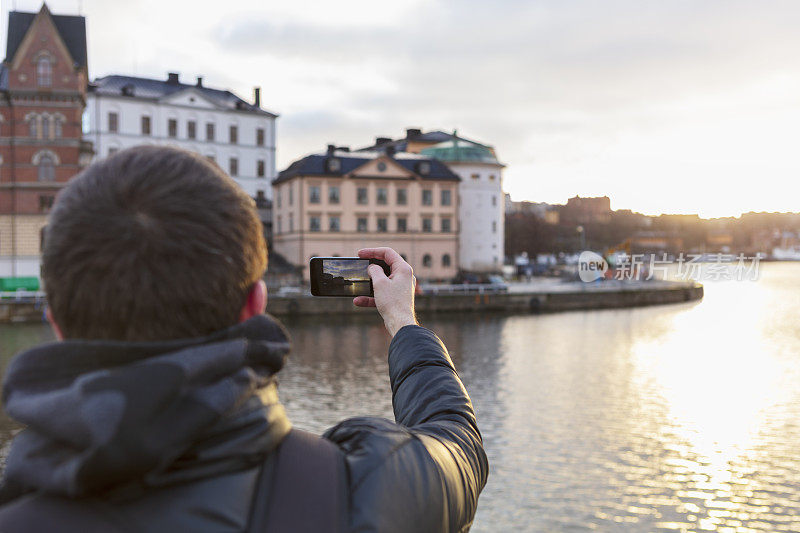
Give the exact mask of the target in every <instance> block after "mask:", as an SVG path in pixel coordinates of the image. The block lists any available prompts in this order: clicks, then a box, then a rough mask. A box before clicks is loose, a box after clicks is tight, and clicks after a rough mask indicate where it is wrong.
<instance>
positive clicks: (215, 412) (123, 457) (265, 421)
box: [0, 316, 488, 533]
mask: <svg viewBox="0 0 800 533" xmlns="http://www.w3.org/2000/svg"><path fill="white" fill-rule="evenodd" d="M287 353H288V340H287V336H286V334H285V332H284V330H283V328H282V327H281V326H279V325H278V324H277V322H275V321H273V320H272V319H271V318H269V317H267V316H259V317H255V318H253V319H251V320H249V321H247V322H244V323H242V324H239V325H237V326H235V327H233V328H230V329H229V330H225V331H222V332H220V333H217V334H215V335H212V336H210V337H207V338H203V339H193V340H187V341H170V342H162V343H121V342H105V341H65V342H59V343H52V344H48V345H44V346H41V347H37V348H34V349H32V350H29V351H28V352H25V353H22V354H20V355H18V356H17V357H16V358H15V359H14V361H12V363H11V364H10V365H9V368H8V370H7V373H6V379H5V383H4V386H3V401H4V404H5V407H6V410H7V412H8V413H9V415H11V416H12V417H13V418H15V419H16V420H18V421H20V422H22V423H23V424H25V425H26V426H27V428H26V429H25V430H24V431H23V432H21V433H20V434H19V435H18V436H17V437H16V438H15V440H14V442H13V444H12V447H11V452H10V454H9V458H8V463H7V468H6V472H5V475H4V480H3V486H2V489H0V501H3V502H5V503H4V505H3V506H2V507H0V531H2V532H6V531H35V530H42V529H43V528H47V529H50V530H54V531H55V530H58V531H81V532H85V531H91V530H97V531H165V532H170V533H175V532H178V531H181V532H182V531H201V532H202V531H245V530H246V529H247V527H248V517H249V516H250V509H251V505H252V502H253V501H254V500H255V499H256V498H269V495H268V494H256V493H255V492H256V491H255V488H254V487H255V486H256V479H257V476H258V472H259V471H260V466H261V465H262V464H264V462H265V460H268V459H269V458H270V456H271V454H273V453H274V451H275V450H276V448H277V447H278V445H279V444H280V442H281V441H282V440H283V438H284V437H285V436H286V434H287V433H288V432H289V430H290V428H291V425H290V423H289V421H288V419H287V417H286V414H285V412H284V410H283V407H282V406H281V404H280V403H279V401H278V397H277V388H276V382H275V374H276V373H277V372H278V370H280V368H281V366H282V364H283V361H284V358H285V356H286V354H287ZM389 373H390V378H391V386H392V395H393V396H392V403H393V406H394V413H395V420H396V422H391V421H389V420H384V419H378V418H366V417H364V418H352V419H349V420H346V421H344V422H341V423H340V424H338V425H337V426H335V427H334V428H332V429H330V430H328V431H327V432H326V433H325V435H324V437H325V438H327V439H329V440H331V441H332V442H334V443H335V444H337V445H338V447H339V448H340V449H341V450H342V452H344V456H345V467H346V473H347V476H346V486H347V490H346V492H347V499H348V505H347V507H348V508H347V509H346V510H345V513H346V515H347V521H348V523H349V526H350V527H349V529H350V530H352V531H381V532H393V531H414V532H424V531H465V530H467V529H469V526H470V525H471V523H472V519H473V516H474V513H475V508H476V505H477V499H478V494H479V493H480V491H481V489H482V488H483V486H484V485H485V483H486V477H487V474H488V464H487V460H486V455H485V453H484V450H483V447H482V442H481V436H480V433H479V432H478V428H477V425H476V421H475V415H474V411H473V408H472V404H471V402H470V399H469V396H468V395H467V392H466V390H465V389H464V387H463V385H462V383H461V381H460V380H459V378H458V375H457V374H456V371H455V369H454V367H453V364H452V361H451V360H450V357H449V356H448V354H447V350H446V349H445V347H444V345H443V344H442V343H441V341H440V340H439V339H438V338H437V337H436V335H434V334H433V333H432V332H430V331H428V330H426V329H424V328H421V327H419V326H406V327H404V328H403V329H401V330H400V331H399V332H398V333H397V335H396V336H395V338H394V339H393V340H392V343H391V345H390V347H389ZM276 490H279V487H278V488H277V489H276Z"/></svg>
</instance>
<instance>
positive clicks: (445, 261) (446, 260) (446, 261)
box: [442, 254, 450, 267]
mask: <svg viewBox="0 0 800 533" xmlns="http://www.w3.org/2000/svg"><path fill="white" fill-rule="evenodd" d="M442 266H443V267H449V266H450V254H444V255H443V256H442Z"/></svg>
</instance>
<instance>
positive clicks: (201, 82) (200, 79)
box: [197, 76, 203, 87]
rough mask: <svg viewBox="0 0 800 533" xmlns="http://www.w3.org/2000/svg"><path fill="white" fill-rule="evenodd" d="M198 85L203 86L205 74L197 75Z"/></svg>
mask: <svg viewBox="0 0 800 533" xmlns="http://www.w3.org/2000/svg"><path fill="white" fill-rule="evenodd" d="M197 86H198V87H202V86H203V76H197Z"/></svg>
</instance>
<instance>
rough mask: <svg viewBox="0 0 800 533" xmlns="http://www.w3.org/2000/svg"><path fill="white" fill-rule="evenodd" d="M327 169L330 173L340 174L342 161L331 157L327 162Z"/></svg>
mask: <svg viewBox="0 0 800 533" xmlns="http://www.w3.org/2000/svg"><path fill="white" fill-rule="evenodd" d="M325 168H326V169H327V170H328V172H339V171H340V170H341V169H342V160H341V159H339V158H336V157H329V158H328V159H327V160H326V161H325Z"/></svg>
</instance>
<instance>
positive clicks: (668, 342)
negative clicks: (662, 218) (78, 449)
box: [0, 263, 800, 532]
mask: <svg viewBox="0 0 800 533" xmlns="http://www.w3.org/2000/svg"><path fill="white" fill-rule="evenodd" d="M798 317H800V264H789V263H772V264H766V265H762V271H761V278H760V279H759V280H758V281H756V282H746V281H707V282H706V297H705V299H704V300H703V301H702V302H696V303H688V304H680V305H672V306H661V307H649V308H640V309H630V310H606V311H593V312H571V313H563V314H555V315H540V316H533V315H520V316H472V315H465V316H449V317H444V316H436V317H431V318H429V319H427V320H424V323H425V325H427V326H429V327H431V328H432V329H434V330H435V331H436V332H437V333H438V334H439V335H440V336H441V337H442V339H443V340H444V341H445V343H446V344H447V346H448V348H449V349H450V351H451V354H452V356H453V359H454V361H455V363H456V365H457V367H458V369H459V373H460V375H461V377H462V379H463V380H464V383H465V384H466V386H467V389H468V390H469V392H470V394H471V395H472V399H473V402H474V404H475V407H476V410H477V414H478V421H479V424H480V428H481V431H482V432H483V436H484V440H485V446H486V449H487V452H488V454H489V459H490V462H491V474H490V478H489V484H488V485H487V487H486V489H485V490H484V492H483V495H482V497H481V500H480V505H479V509H478V515H477V518H476V522H475V526H474V528H473V531H576V532H577V531H589V530H597V531H642V532H645V531H647V532H649V531H718V532H748V531H770V532H772V531H800V454H798V453H797V452H798V445H799V444H800V321H798ZM287 326H288V327H289V329H290V331H291V333H292V335H293V337H294V347H295V349H294V353H293V355H292V356H291V360H290V363H289V365H288V367H287V368H286V370H285V371H284V372H282V373H281V375H282V379H281V391H282V392H281V395H282V398H283V400H284V402H285V404H286V406H287V409H288V411H289V414H290V416H291V417H292V419H293V421H294V422H295V424H296V425H297V426H299V427H302V428H305V429H310V430H314V431H322V430H324V429H326V428H327V427H329V426H331V425H333V424H335V423H336V422H338V421H339V420H341V419H343V418H346V417H348V416H353V415H376V416H391V398H390V393H389V384H388V377H387V375H386V374H387V365H386V348H387V346H388V341H389V339H388V335H386V334H385V332H384V331H383V328H382V325H381V324H380V322H379V321H378V320H377V319H374V320H373V319H370V318H369V317H367V318H364V317H360V318H358V319H354V318H347V317H346V318H343V317H333V318H326V319H325V320H324V321H320V320H319V319H314V320H308V319H305V320H297V321H293V322H289V323H288V324H287ZM47 338H50V334H49V333H48V331H47V329H46V328H45V327H42V326H0V339H2V341H0V342H2V345H1V346H0V349H2V354H3V355H2V357H3V359H2V363H3V365H5V363H7V361H8V357H9V356H8V354H9V352H13V351H16V350H18V349H21V348H23V347H25V346H29V345H33V344H36V343H38V342H41V341H42V340H45V339H47ZM13 427H14V426H13V424H11V423H10V422H9V421H8V420H7V419H5V418H4V419H0V439H7V438H8V436H9V434H10V433H9V432H10V431H11V430H12V428H13Z"/></svg>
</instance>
